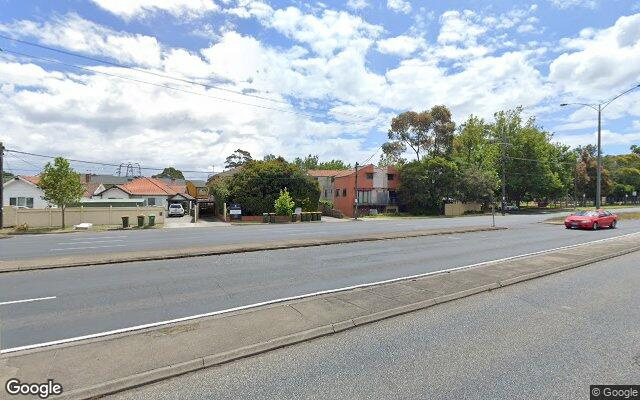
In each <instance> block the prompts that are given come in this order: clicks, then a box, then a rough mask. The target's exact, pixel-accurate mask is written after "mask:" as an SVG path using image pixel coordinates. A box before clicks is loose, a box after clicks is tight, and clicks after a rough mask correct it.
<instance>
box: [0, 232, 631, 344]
mask: <svg viewBox="0 0 640 400" xmlns="http://www.w3.org/2000/svg"><path fill="white" fill-rule="evenodd" d="M638 234H640V232H633V233H627V234H624V235H618V236H613V237H610V238H605V239H598V240H594V241H591V242H583V243H579V244H572V245H567V246H561V247H556V248H553V249H547V250H540V251H536V252H532V253H526V254H520V255H516V256H511V257H505V258H500V259H496V260H490V261H482V262H479V263H475V264H470V265H464V266H461V267H453V268H449V269H444V270H439V271H432V272H426V273H423V274H417V275H410V276H403V277H400V278H393V279H387V280H383V281H378V282H370V283H362V284H357V285H352V286H347V287H342V288H338V289H329V290H322V291H319V292H313V293H307V294H302V295H297V296H290V297H284V298H280V299H275V300H267V301H263V302H259V303H254V304H248V305H244V306H239V307H233V308H228V309H225V310H219V311H213V312H208V313H204V314H196V315H191V316H187V317H182V318H175V319H171V320H166V321H160V322H152V323H148V324H143V325H137V326H131V327H127V328H121V329H114V330H111V331H106V332H99V333H93V334H89V335H84V336H77V337H73V338H68V339H60V340H54V341H50V342H45V343H36V344H31V345H26V346H20V347H13V348H9V349H5V350H1V349H0V354H7V353H15V352H17V351H23V350H31V349H37V348H41V347H49V346H54V345H60V344H65V343H71V342H77V341H80V340H87V339H95V338H100V337H104V336H110V335H115V334H119V333H126V332H132V331H138V330H142V329H148V328H155V327H158V326H163V325H169V324H175V323H179V322H185V321H191V320H194V319H198V318H205V317H212V316H215V315H220V314H227V313H230V312H235V311H241V310H246V309H250V308H255V307H261V306H266V305H271V304H277V303H282V302H286V301H292V300H300V299H304V298H308V297H314V296H320V295H325V294H331V293H339V292H344V291H347V290H353V289H360V288H365V287H370V286H376V285H383V284H387V283H394V282H400V281H406V280H409V279H417V278H423V277H427V276H431V275H439V274H444V273H449V272H453V271H460V270H464V269H469V268H474V267H478V266H482V265H489V264H495V263H498V262H503V261H509V260H516V259H519V258H524V257H529V256H535V255H539V254H545V253H550V252H553V251H557V250H566V249H571V248H575V247H580V246H585V245H590V244H594V243H602V242H607V241H610V240H613V239H619V238H623V237H628V236H633V235H638Z"/></svg>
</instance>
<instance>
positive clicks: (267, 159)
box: [262, 154, 277, 161]
mask: <svg viewBox="0 0 640 400" xmlns="http://www.w3.org/2000/svg"><path fill="white" fill-rule="evenodd" d="M276 158H277V157H276V155H275V154H267V155H266V156H264V157H263V158H262V160H263V161H273V160H275V159H276Z"/></svg>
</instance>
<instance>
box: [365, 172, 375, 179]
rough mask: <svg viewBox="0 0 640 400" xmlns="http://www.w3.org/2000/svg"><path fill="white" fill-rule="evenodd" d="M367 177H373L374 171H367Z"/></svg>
mask: <svg viewBox="0 0 640 400" xmlns="http://www.w3.org/2000/svg"><path fill="white" fill-rule="evenodd" d="M365 177H366V178H367V179H373V172H367V173H366V174H365Z"/></svg>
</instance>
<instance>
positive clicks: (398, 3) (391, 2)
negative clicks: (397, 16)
mask: <svg viewBox="0 0 640 400" xmlns="http://www.w3.org/2000/svg"><path fill="white" fill-rule="evenodd" d="M387 8H388V9H390V10H392V11H395V12H398V13H404V14H409V13H410V12H411V3H409V2H408V1H407V0H387Z"/></svg>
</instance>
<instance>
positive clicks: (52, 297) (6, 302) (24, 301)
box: [0, 296, 57, 306]
mask: <svg viewBox="0 0 640 400" xmlns="http://www.w3.org/2000/svg"><path fill="white" fill-rule="evenodd" d="M55 298H57V297H56V296H49V297H38V298H36V299H26V300H13V301H3V302H0V306H6V305H9V304H19V303H31V302H33V301H42V300H53V299H55Z"/></svg>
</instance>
